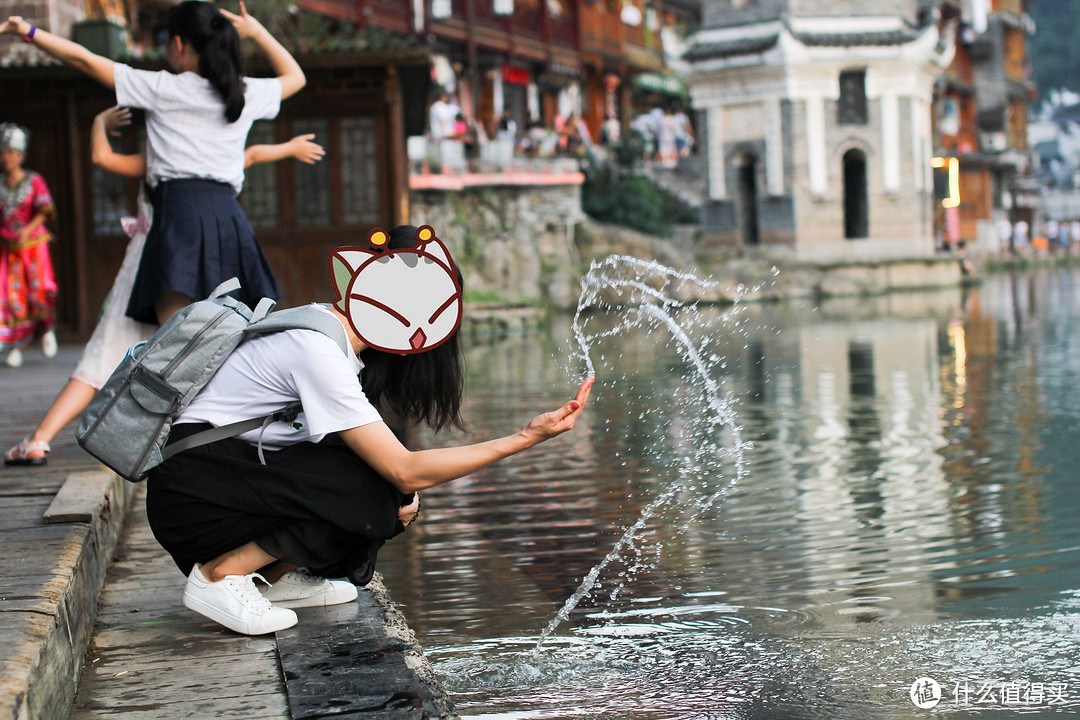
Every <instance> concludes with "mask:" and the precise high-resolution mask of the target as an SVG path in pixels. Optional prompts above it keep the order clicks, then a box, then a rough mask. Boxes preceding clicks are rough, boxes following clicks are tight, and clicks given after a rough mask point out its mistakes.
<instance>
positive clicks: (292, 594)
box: [259, 568, 357, 608]
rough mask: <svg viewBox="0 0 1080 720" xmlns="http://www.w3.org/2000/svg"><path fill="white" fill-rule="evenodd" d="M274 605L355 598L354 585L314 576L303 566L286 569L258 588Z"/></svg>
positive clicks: (332, 602)
mask: <svg viewBox="0 0 1080 720" xmlns="http://www.w3.org/2000/svg"><path fill="white" fill-rule="evenodd" d="M259 591H260V592H261V593H262V596H263V597H264V598H266V599H267V600H269V601H270V602H272V603H274V605H275V606H276V607H283V608H301V607H322V606H323V605H340V604H341V603H347V602H352V601H353V600H355V599H356V595H357V593H356V586H355V585H353V584H352V583H351V582H345V581H344V580H327V579H326V578H321V577H315V576H314V575H312V574H311V573H309V572H308V571H307V570H306V569H305V568H297V569H296V570H293V571H291V572H287V573H285V574H284V575H282V576H281V577H279V578H278V579H277V582H275V583H273V584H272V585H270V586H269V587H263V588H259Z"/></svg>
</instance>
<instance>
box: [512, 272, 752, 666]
mask: <svg viewBox="0 0 1080 720" xmlns="http://www.w3.org/2000/svg"><path fill="white" fill-rule="evenodd" d="M620 266H623V267H629V268H632V269H636V270H637V271H638V275H637V276H636V278H625V277H610V276H608V275H606V274H605V272H604V271H605V270H607V269H612V268H614V269H617V270H618V269H623V267H620ZM642 271H648V272H651V273H660V274H661V275H663V276H665V277H666V278H669V279H670V278H671V277H675V278H676V279H679V280H682V281H690V282H693V283H695V284H697V285H699V286H700V287H709V286H713V285H715V284H716V283H715V282H711V281H705V280H702V279H700V278H698V277H696V276H693V275H690V274H687V273H680V272H678V271H674V270H672V269H671V268H667V267H665V266H663V265H660V264H659V263H656V262H651V261H644V260H639V259H638V258H630V257H627V256H621V255H620V256H611V257H609V258H606V259H605V260H604V261H603V262H601V263H599V264H598V263H597V262H596V261H593V263H592V266H591V267H590V269H589V273H588V274H587V275H586V276H585V278H584V279H583V280H582V283H581V284H582V295H581V297H580V298H579V300H578V308H577V313H576V314H575V316H574V323H573V334H574V337H575V339H576V340H577V342H578V348H579V352H578V354H579V355H580V356H581V357H582V358H583V359H584V361H585V364H586V368H587V372H588V373H589V375H590V376H595V370H594V367H593V364H592V358H591V356H590V355H589V349H590V347H591V342H590V340H592V341H595V340H598V339H601V338H603V337H609V336H611V335H613V334H616V333H617V332H618V331H619V330H621V329H623V328H628V327H633V326H634V325H635V324H636V323H634V322H630V321H629V320H627V321H624V322H622V323H620V324H619V325H617V326H616V328H615V329H614V330H609V331H606V332H602V333H598V334H595V335H592V336H586V334H585V333H584V330H583V329H582V325H581V322H580V319H581V315H582V312H583V311H584V310H585V309H587V308H588V307H589V306H590V305H591V304H593V303H595V302H596V300H597V298H598V297H599V293H600V291H601V290H604V289H623V288H629V289H631V290H635V291H637V292H639V293H640V294H641V295H643V296H644V297H643V298H640V299H639V300H638V306H637V310H638V312H639V313H640V314H642V315H645V316H648V317H651V318H652V319H653V320H654V321H655V322H656V323H657V324H658V325H661V326H663V327H665V328H666V329H667V330H668V332H669V333H670V334H671V336H672V337H673V338H674V339H675V340H676V341H677V342H678V344H679V353H680V355H682V356H683V358H684V359H685V360H687V361H689V362H690V364H692V365H693V367H694V369H695V370H696V372H697V375H698V377H699V378H700V379H701V381H702V384H703V387H704V390H705V402H706V405H707V407H708V410H709V411H710V415H709V418H710V422H709V424H710V426H714V427H715V426H717V425H723V426H725V427H727V429H728V431H729V432H730V433H731V440H732V446H733V454H734V457H735V472H734V474H733V476H732V478H731V479H730V480H729V481H728V482H727V483H726V484H725V485H724V486H723V487H722V488H720V489H719V490H718V491H716V492H714V493H713V494H712V495H711V496H710V497H709V499H708V501H707V502H706V504H705V507H710V506H711V505H712V504H713V503H715V502H716V500H717V499H719V498H720V497H722V496H723V495H725V494H726V493H727V491H728V490H729V489H730V488H731V487H732V486H733V485H734V484H735V483H736V482H737V481H738V480H740V479H741V478H743V477H744V476H745V475H746V472H747V470H746V461H745V458H744V456H743V450H745V449H746V448H747V447H748V445H747V444H746V443H744V442H743V440H742V428H741V427H740V426H739V425H738V423H737V422H736V417H735V414H734V411H733V409H732V404H733V403H732V398H730V397H728V398H722V397H721V391H720V387H719V385H718V384H717V383H716V381H715V380H713V378H712V377H711V375H710V372H709V363H708V362H707V361H706V360H705V358H703V357H702V355H701V353H700V351H699V350H698V349H697V348H696V347H695V346H694V344H693V342H692V341H691V339H690V337H689V336H688V335H687V334H686V331H685V330H684V329H683V328H682V327H681V326H680V325H679V324H678V322H676V320H675V318H673V317H672V316H671V312H670V310H671V309H673V308H679V307H682V306H683V303H682V302H679V301H677V300H674V299H672V298H670V297H668V296H666V295H664V294H663V292H662V291H661V290H659V289H656V288H653V287H651V286H649V285H647V284H646V283H645V282H644V281H643V280H641V279H640V278H641V273H642ZM668 281H670V280H668ZM666 285H667V281H666V282H665V286H666ZM649 299H652V300H655V301H657V302H649ZM683 465H684V467H683V468H680V472H679V476H680V482H674V483H672V484H671V486H670V487H669V488H668V489H667V490H665V491H664V492H663V493H661V494H660V495H659V496H658V497H657V498H656V499H655V500H653V501H652V502H651V503H649V505H648V506H646V507H645V508H644V509H643V510H642V511H641V514H640V515H639V516H638V519H637V521H636V522H634V524H633V525H631V526H629V527H628V528H626V529H625V530H624V531H623V534H622V536H621V537H620V538H619V540H618V541H617V542H616V543H615V546H614V547H613V548H612V549H611V551H610V552H608V554H607V555H606V556H605V557H604V559H603V560H601V561H600V562H599V563H597V564H596V565H594V566H593V568H592V569H591V570H590V571H589V572H588V574H587V575H586V576H585V578H584V579H583V580H582V582H581V584H580V585H579V586H578V589H577V590H576V591H575V592H574V593H573V594H572V595H571V596H570V597H569V598H567V600H566V602H565V603H564V604H563V606H562V608H561V609H560V610H559V612H558V613H557V614H556V615H555V617H554V618H552V620H551V622H549V623H548V626H547V628H546V629H545V630H544V632H543V633H541V635H540V638H539V640H538V641H537V643H536V646H535V648H534V649H533V654H534V656H535V655H536V654H538V653H539V652H540V647H541V646H542V645H543V643H544V641H545V640H546V639H547V638H548V637H549V636H550V635H551V634H552V633H553V632H554V631H555V629H556V628H557V627H558V626H559V624H560V623H562V622H563V621H564V620H567V619H569V617H570V613H571V612H573V610H574V609H575V608H576V607H577V606H578V604H580V602H581V601H582V600H583V599H585V598H586V597H588V596H589V594H590V593H591V591H592V589H593V588H594V587H595V586H596V583H597V581H598V580H599V578H600V574H601V573H602V572H603V571H604V570H605V569H606V568H607V566H608V565H609V564H610V563H611V562H612V561H614V560H616V559H618V558H620V557H621V555H622V552H623V550H624V549H625V548H627V547H628V546H632V545H633V542H634V540H635V539H636V538H637V537H638V536H639V533H641V531H642V530H644V528H645V526H646V524H647V523H648V521H649V520H650V519H651V518H652V517H653V516H654V515H656V513H657V512H658V511H659V510H660V509H661V508H662V507H664V506H665V505H667V504H668V503H669V502H671V501H672V500H673V499H675V498H676V497H677V496H678V495H679V494H680V493H681V492H682V491H683V490H684V489H685V486H686V483H687V481H688V479H689V478H692V477H694V475H695V474H694V473H693V472H688V471H687V470H688V468H686V467H685V465H686V463H685V462H684V463H683Z"/></svg>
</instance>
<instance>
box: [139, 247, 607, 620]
mask: <svg viewBox="0 0 1080 720" xmlns="http://www.w3.org/2000/svg"><path fill="white" fill-rule="evenodd" d="M368 240H369V245H370V247H364V248H341V249H339V250H337V251H335V252H334V253H333V255H332V260H331V267H332V271H333V275H334V279H335V288H336V291H337V300H336V302H335V303H334V304H333V305H331V306H326V307H324V308H323V310H324V311H325V312H326V313H328V314H330V315H331V316H332V317H334V318H336V319H337V320H338V321H339V324H340V327H341V332H342V334H343V336H344V337H345V338H347V341H348V344H349V346H351V348H352V351H353V352H351V353H348V354H346V353H343V352H342V349H341V347H340V346H339V344H338V343H337V342H336V341H335V340H334V339H333V338H331V337H330V336H328V335H326V334H324V333H321V332H317V331H315V330H286V331H282V332H277V333H273V334H268V335H260V336H255V337H252V338H251V339H249V340H247V341H245V342H244V343H242V344H241V345H240V346H239V347H238V348H237V349H236V350H235V351H234V352H233V353H232V355H230V356H229V358H228V359H227V360H226V361H225V363H224V364H223V365H222V367H221V368H220V369H219V370H218V372H217V374H216V375H215V376H214V378H213V379H212V380H211V381H210V383H209V384H208V385H207V386H206V387H205V388H204V389H203V390H202V391H201V392H200V393H199V395H198V396H196V398H195V399H194V401H193V402H192V403H191V404H190V405H189V406H188V408H187V409H186V410H185V411H184V412H183V413H182V414H181V415H180V417H179V418H178V419H177V420H176V422H175V423H174V425H173V430H172V436H171V437H170V442H176V441H178V440H180V439H182V438H185V437H188V436H190V435H192V434H194V433H197V432H200V431H202V430H205V429H207V428H208V427H211V426H221V425H225V424H228V423H231V422H235V421H237V420H246V419H249V418H253V417H260V416H264V415H267V414H269V413H272V412H274V411H276V410H278V409H280V408H281V407H283V406H285V405H286V404H288V403H290V402H295V401H297V400H298V401H300V403H301V404H302V411H301V412H300V414H299V415H298V416H297V417H296V420H295V421H294V422H292V423H285V422H276V423H271V424H269V425H267V426H265V427H264V428H263V429H262V430H255V431H252V432H249V433H246V434H243V435H240V436H237V437H234V438H228V439H225V440H219V441H217V442H213V443H210V444H206V445H202V446H198V447H193V448H190V449H187V450H184V451H182V452H180V453H177V454H176V455H174V456H173V457H172V458H171V459H169V460H168V461H166V462H164V463H162V464H161V465H159V466H158V467H157V468H155V469H154V470H153V471H152V473H151V475H150V477H149V480H148V485H147V499H146V503H147V515H148V518H149V522H150V526H151V529H152V530H153V532H154V535H155V537H156V538H157V540H158V542H160V543H161V545H162V547H164V548H165V550H167V551H168V552H169V553H170V554H171V555H172V557H173V559H174V561H175V562H176V564H177V566H178V567H179V568H180V570H181V571H182V572H184V573H185V574H186V575H187V576H188V581H187V585H186V587H185V590H184V604H185V605H186V606H187V607H188V608H190V609H192V610H194V611H196V612H198V613H201V614H202V615H204V616H206V617H208V618H210V619H212V620H214V621H216V622H218V623H220V624H222V625H224V626H226V627H228V628H230V629H232V630H234V631H236V632H239V633H244V634H249V635H258V634H263V633H270V632H275V631H277V630H282V629H284V628H287V627H291V626H292V625H294V624H296V622H297V617H296V613H295V612H293V610H292V608H296V607H305V606H312V605H332V604H337V603H342V602H349V601H351V600H354V599H355V598H356V596H357V592H356V585H363V584H366V583H367V582H368V580H370V578H371V575H372V573H373V571H374V561H375V554H376V552H377V551H378V549H379V547H381V545H382V544H383V543H384V542H385V541H386V540H388V539H390V538H391V537H393V536H395V535H397V534H399V533H400V532H402V531H403V530H404V528H405V526H406V525H407V524H408V523H409V522H411V520H412V519H414V518H415V515H416V512H417V510H418V508H419V499H418V496H415V495H414V493H416V492H418V491H420V490H423V489H425V488H429V487H433V486H435V485H440V484H442V483H445V482H448V481H450V480H454V479H456V478H460V477H462V476H465V475H468V474H469V473H472V472H475V471H477V470H479V469H481V468H483V467H486V466H487V465H490V464H491V463H494V462H496V461H497V460H500V459H502V458H505V457H508V456H510V455H513V454H515V453H518V452H521V451H522V450H525V449H527V448H529V447H532V446H533V445H536V444H538V443H541V442H543V441H545V440H548V439H550V438H553V437H555V436H557V435H560V434H562V433H564V432H566V431H568V430H570V429H572V428H573V427H574V423H575V421H576V420H577V419H578V416H579V415H580V414H581V412H582V409H583V408H584V406H585V403H586V400H587V399H588V396H589V390H590V388H591V385H592V380H591V379H590V380H586V381H585V382H584V383H582V385H581V386H580V388H579V389H578V392H577V395H576V397H575V398H574V399H573V400H570V401H569V402H567V403H566V404H565V405H563V406H562V407H560V408H559V409H557V410H554V411H551V412H547V413H544V414H542V415H538V416H537V417H536V418H534V419H533V420H532V421H531V422H529V423H528V425H526V426H525V427H524V428H523V429H521V430H520V431H518V432H516V433H514V434H512V435H507V436H505V437H501V438H497V439H494V440H489V441H487V442H482V443H477V444H473V445H464V446H458V447H447V448H438V449H430V450H420V451H411V450H409V449H407V448H406V447H404V446H403V445H402V443H401V442H400V441H399V440H398V438H397V436H396V435H395V434H394V432H393V431H392V430H391V428H390V427H389V426H388V425H387V424H386V422H385V421H384V420H383V418H382V416H381V415H380V412H379V409H383V410H385V411H388V412H391V413H393V415H395V416H396V417H399V418H403V419H407V420H409V421H413V422H423V423H426V424H428V425H430V426H431V427H433V428H434V429H440V428H443V427H445V426H449V425H457V426H461V424H462V423H461V415H460V411H461V399H462V391H463V387H464V381H463V366H462V361H461V354H460V348H459V344H458V337H457V328H458V325H459V323H460V316H461V310H462V299H461V278H460V274H459V273H458V271H457V269H456V267H455V266H454V264H453V261H452V260H451V258H450V256H449V253H448V252H447V251H446V248H445V246H443V245H442V243H441V242H440V241H439V240H438V239H437V238H435V236H434V233H433V232H432V231H431V229H430V228H428V227H426V226H425V227H422V228H420V229H419V230H417V229H416V228H412V227H400V228H395V229H394V230H391V231H389V232H386V231H382V230H378V231H373V232H372V234H371V235H369V238H368ZM331 326H332V327H333V328H334V329H335V330H336V326H333V324H332V323H331ZM377 408H379V409H377ZM328 578H348V580H349V581H351V582H345V581H342V580H330V579H328ZM256 579H259V580H261V581H262V582H261V583H259V584H256V583H255V580H256Z"/></svg>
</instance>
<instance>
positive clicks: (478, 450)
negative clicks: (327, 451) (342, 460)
mask: <svg viewBox="0 0 1080 720" xmlns="http://www.w3.org/2000/svg"><path fill="white" fill-rule="evenodd" d="M592 384H593V379H592V378H589V379H588V380H586V381H585V382H583V383H581V387H579V388H578V392H577V396H576V397H575V398H574V399H573V400H571V401H570V402H568V403H566V404H565V405H563V406H562V407H561V408H559V409H558V410H553V411H551V412H548V413H544V414H543V415H538V416H536V417H535V418H534V419H533V420H532V422H530V423H529V424H528V425H526V426H525V428H524V429H522V430H520V431H519V432H516V433H514V434H513V435H507V436H506V437H501V438H497V439H495V440H488V441H487V442H482V443H476V444H475V445H460V446H458V447H449V448H435V449H432V450H419V451H410V450H408V449H407V448H406V447H404V446H403V445H402V444H401V443H400V442H398V440H397V438H396V437H395V436H394V433H393V432H391V431H390V428H389V427H387V425H386V424H385V423H381V422H379V423H372V424H370V425H362V426H360V427H357V428H352V429H350V430H346V431H345V432H343V433H340V434H341V436H342V438H343V439H344V440H345V443H346V444H347V445H348V446H349V447H350V448H352V450H353V452H355V453H356V454H357V455H359V456H360V458H361V459H362V460H364V462H366V463H367V464H368V465H370V466H371V467H372V468H373V469H374V470H375V471H376V472H377V473H379V474H380V475H382V476H383V477H384V478H386V479H387V480H388V481H390V482H391V483H392V484H393V485H394V486H395V487H396V488H397V489H398V490H400V491H401V492H403V493H406V494H407V493H411V492H415V491H417V490H423V489H425V488H429V487H434V486H435V485H441V484H443V483H445V482H449V481H451V480H455V479H457V478H459V477H463V476H465V475H468V474H469V473H472V472H476V471H477V470H480V469H481V468H485V467H487V466H488V465H491V464H492V463H494V462H496V461H498V460H502V459H503V458H505V457H509V456H511V455H515V454H517V453H519V452H521V451H522V450H526V449H528V448H531V447H532V446H533V445H537V444H539V443H542V442H544V441H545V440H550V439H551V438H553V437H555V436H557V435H561V434H563V433H564V432H566V431H567V430H570V429H571V428H573V427H574V423H575V422H576V421H577V419H578V416H579V415H581V411H582V409H583V408H584V407H585V403H586V402H587V401H588V399H589V391H590V390H591V389H592Z"/></svg>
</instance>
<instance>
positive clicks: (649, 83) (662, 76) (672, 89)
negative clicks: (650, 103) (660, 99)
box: [634, 73, 686, 95]
mask: <svg viewBox="0 0 1080 720" xmlns="http://www.w3.org/2000/svg"><path fill="white" fill-rule="evenodd" d="M634 84H635V85H637V86H638V87H639V88H641V89H642V90H651V91H652V92H659V93H667V94H668V95H685V94H686V83H685V82H683V81H682V79H681V78H679V77H676V76H675V75H668V74H666V73H641V74H640V75H635V76H634Z"/></svg>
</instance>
